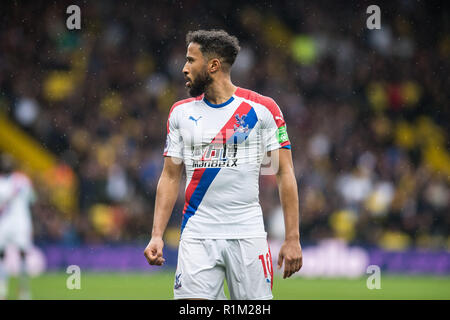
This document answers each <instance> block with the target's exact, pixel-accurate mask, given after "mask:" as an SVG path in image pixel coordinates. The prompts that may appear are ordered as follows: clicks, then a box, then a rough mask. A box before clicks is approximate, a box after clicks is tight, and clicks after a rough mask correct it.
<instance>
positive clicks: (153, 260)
mask: <svg viewBox="0 0 450 320" xmlns="http://www.w3.org/2000/svg"><path fill="white" fill-rule="evenodd" d="M163 247H164V241H163V240H162V239H161V238H152V239H151V240H150V242H149V243H148V245H147V247H146V248H145V250H144V256H145V257H146V258H147V261H148V263H149V264H151V265H157V266H162V265H163V264H164V262H165V261H166V259H164V258H163Z"/></svg>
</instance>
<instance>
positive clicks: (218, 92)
mask: <svg viewBox="0 0 450 320" xmlns="http://www.w3.org/2000/svg"><path fill="white" fill-rule="evenodd" d="M236 89H237V87H236V86H235V85H234V84H233V83H232V82H231V79H230V77H229V76H228V77H226V78H223V79H215V80H214V81H213V83H211V85H210V86H209V87H208V89H207V90H206V91H205V98H206V99H207V100H208V101H209V102H211V103H213V104H221V103H224V102H226V101H228V100H229V99H230V98H231V96H232V95H233V94H234V93H235V92H236Z"/></svg>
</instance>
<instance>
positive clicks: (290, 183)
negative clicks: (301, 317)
mask: <svg viewBox="0 0 450 320" xmlns="http://www.w3.org/2000/svg"><path fill="white" fill-rule="evenodd" d="M271 156H272V157H273V158H274V160H275V161H277V162H278V170H276V172H275V174H276V178H277V184H278V191H279V195H280V201H281V206H282V208H283V214H284V225H285V241H284V243H283V245H282V246H281V249H280V253H279V256H278V269H279V268H281V266H282V264H283V260H284V262H285V264H284V273H283V278H288V277H290V276H291V275H292V274H294V273H295V272H297V271H299V270H300V268H301V267H302V264H303V262H302V249H301V246H300V232H299V205H298V189H297V181H296V179H295V174H294V166H293V163H292V154H291V150H289V149H278V150H274V151H272V152H271Z"/></svg>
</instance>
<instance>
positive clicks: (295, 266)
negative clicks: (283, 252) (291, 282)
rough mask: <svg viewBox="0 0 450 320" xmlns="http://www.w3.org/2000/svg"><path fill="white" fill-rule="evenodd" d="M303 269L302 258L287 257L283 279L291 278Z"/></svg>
mask: <svg viewBox="0 0 450 320" xmlns="http://www.w3.org/2000/svg"><path fill="white" fill-rule="evenodd" d="M301 267H302V258H301V257H300V258H290V257H286V258H285V260H284V272H283V279H286V278H289V277H290V276H292V275H293V274H294V273H296V272H298V271H299V270H300V269H301Z"/></svg>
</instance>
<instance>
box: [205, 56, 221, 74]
mask: <svg viewBox="0 0 450 320" xmlns="http://www.w3.org/2000/svg"><path fill="white" fill-rule="evenodd" d="M208 67H209V72H211V73H215V72H217V71H219V70H220V68H221V67H222V63H221V62H220V60H219V59H217V58H214V59H211V60H209V63H208Z"/></svg>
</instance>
